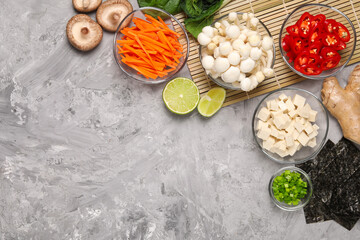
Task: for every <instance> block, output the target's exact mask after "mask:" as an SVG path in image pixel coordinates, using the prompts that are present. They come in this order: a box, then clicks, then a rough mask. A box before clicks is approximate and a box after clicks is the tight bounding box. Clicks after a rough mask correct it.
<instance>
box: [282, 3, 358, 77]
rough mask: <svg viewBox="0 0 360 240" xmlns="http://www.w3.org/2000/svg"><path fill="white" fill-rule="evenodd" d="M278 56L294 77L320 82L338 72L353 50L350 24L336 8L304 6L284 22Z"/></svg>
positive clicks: (353, 31) (321, 5) (352, 34)
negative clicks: (298, 76)
mask: <svg viewBox="0 0 360 240" xmlns="http://www.w3.org/2000/svg"><path fill="white" fill-rule="evenodd" d="M279 48H280V53H281V55H282V57H283V59H284V61H285V62H286V64H287V65H288V66H289V67H290V68H291V70H293V71H294V72H295V73H297V74H298V75H300V76H302V77H305V78H309V79H315V80H317V79H323V78H327V77H330V76H333V75H335V74H336V73H338V72H340V71H341V70H342V69H343V68H344V67H345V66H346V65H347V64H348V63H349V61H350V59H351V57H352V55H353V53H354V51H355V48H356V31H355V28H354V25H353V24H352V22H351V20H350V19H349V18H348V17H347V16H346V15H345V14H344V13H342V12H341V11H339V10H338V9H336V8H333V7H330V6H326V5H323V4H315V3H314V4H305V5H302V6H300V7H298V8H296V9H295V10H294V11H292V12H291V13H290V14H289V15H288V17H287V18H286V19H285V21H284V23H283V25H282V27H281V30H280V36H279Z"/></svg>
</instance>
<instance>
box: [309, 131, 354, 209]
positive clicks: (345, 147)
mask: <svg viewBox="0 0 360 240" xmlns="http://www.w3.org/2000/svg"><path fill="white" fill-rule="evenodd" d="M331 153H332V154H330V155H328V157H332V156H333V155H334V160H333V161H331V162H330V163H329V165H328V166H327V167H326V168H325V169H323V170H322V171H320V172H319V175H318V176H317V178H316V181H314V182H313V186H314V193H315V195H317V196H318V197H319V198H320V199H321V201H322V202H323V203H325V204H326V205H329V204H330V199H331V197H332V195H333V194H334V193H336V192H337V190H336V189H339V188H343V187H344V185H346V182H347V181H348V179H349V178H350V177H351V176H352V175H353V174H354V173H355V172H356V171H357V170H358V169H360V151H359V150H358V149H357V148H356V147H355V146H354V145H353V144H352V143H351V142H350V141H349V140H347V139H345V138H342V139H341V140H340V141H339V142H338V143H337V144H336V145H335V146H334V147H333V148H332V150H331ZM348 184H351V183H348ZM315 189H316V190H315Z"/></svg>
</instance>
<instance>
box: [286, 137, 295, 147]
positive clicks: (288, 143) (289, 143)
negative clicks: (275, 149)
mask: <svg viewBox="0 0 360 240" xmlns="http://www.w3.org/2000/svg"><path fill="white" fill-rule="evenodd" d="M285 142H286V147H291V146H293V145H294V138H293V137H292V135H290V134H287V135H286V136H285Z"/></svg>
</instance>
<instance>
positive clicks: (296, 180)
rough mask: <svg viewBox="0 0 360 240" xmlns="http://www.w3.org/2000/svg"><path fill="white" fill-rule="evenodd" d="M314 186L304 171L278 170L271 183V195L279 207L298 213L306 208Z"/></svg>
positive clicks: (290, 168) (293, 168) (298, 169)
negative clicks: (297, 211)
mask: <svg viewBox="0 0 360 240" xmlns="http://www.w3.org/2000/svg"><path fill="white" fill-rule="evenodd" d="M312 192H313V186H312V183H311V179H310V177H309V175H308V174H307V173H306V172H305V171H304V170H302V169H300V168H297V167H293V166H289V167H284V168H281V169H280V170H278V171H277V172H276V173H274V175H273V176H272V177H271V179H270V182H269V193H270V197H271V199H272V201H273V202H274V203H275V205H276V206H277V207H279V208H280V209H283V210H286V211H296V210H299V209H301V208H303V207H305V206H306V204H308V203H309V201H310V198H311V196H312Z"/></svg>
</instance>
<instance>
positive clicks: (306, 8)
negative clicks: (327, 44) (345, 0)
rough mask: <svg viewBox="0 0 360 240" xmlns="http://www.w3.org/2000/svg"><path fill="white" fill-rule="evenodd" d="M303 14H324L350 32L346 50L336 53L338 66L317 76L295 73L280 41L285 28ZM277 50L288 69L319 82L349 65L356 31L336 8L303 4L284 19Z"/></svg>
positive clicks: (285, 32) (354, 45)
mask: <svg viewBox="0 0 360 240" xmlns="http://www.w3.org/2000/svg"><path fill="white" fill-rule="evenodd" d="M304 12H309V13H310V14H311V15H317V14H324V15H325V16H326V18H327V19H328V18H331V19H335V20H336V21H337V22H340V23H342V24H343V25H344V26H345V27H346V28H347V29H348V30H349V32H350V35H351V36H350V41H349V42H347V43H346V48H345V49H343V50H341V51H338V52H339V53H340V56H341V60H340V62H339V64H338V65H337V66H336V67H335V68H332V69H329V70H326V71H323V72H322V73H320V74H319V75H305V74H303V73H301V72H299V71H297V70H296V69H295V68H294V63H293V62H292V63H289V62H288V60H289V57H287V56H286V52H285V51H284V49H283V48H282V44H281V43H282V40H283V38H284V37H285V35H286V34H288V33H287V31H286V28H287V27H288V26H291V25H294V24H295V23H296V21H297V20H299V19H300V17H301V15H302V14H303V13H304ZM279 48H280V53H281V56H282V58H283V59H284V61H285V62H286V64H287V65H288V66H289V67H290V69H291V70H292V71H294V72H295V73H296V74H298V75H300V76H302V77H305V78H308V79H314V80H321V79H324V78H327V77H330V76H333V75H335V74H337V73H338V72H340V71H341V70H343V69H344V67H345V66H346V65H347V64H348V63H349V61H350V59H351V57H352V55H353V54H354V51H355V48H356V31H355V27H354V25H353V24H352V22H351V21H350V19H349V18H348V17H347V16H346V15H345V14H344V13H342V12H341V11H339V10H337V9H336V8H333V7H330V6H326V5H323V4H317V3H311V4H305V5H301V6H300V7H298V8H296V9H295V10H294V11H292V12H291V13H290V14H289V16H288V17H287V18H286V19H285V21H284V23H283V25H282V26H281V29H280V36H279Z"/></svg>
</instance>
